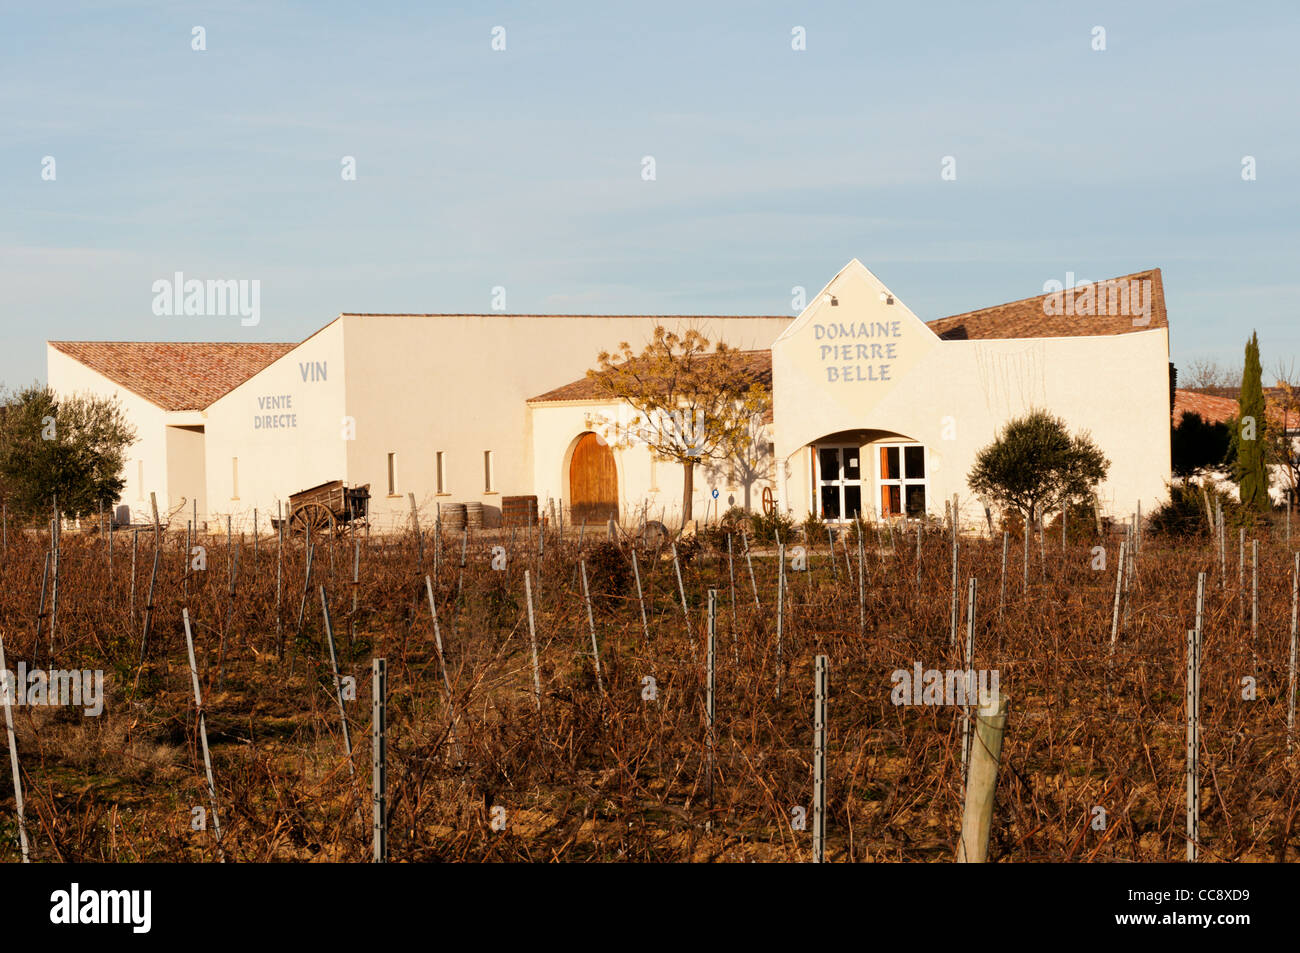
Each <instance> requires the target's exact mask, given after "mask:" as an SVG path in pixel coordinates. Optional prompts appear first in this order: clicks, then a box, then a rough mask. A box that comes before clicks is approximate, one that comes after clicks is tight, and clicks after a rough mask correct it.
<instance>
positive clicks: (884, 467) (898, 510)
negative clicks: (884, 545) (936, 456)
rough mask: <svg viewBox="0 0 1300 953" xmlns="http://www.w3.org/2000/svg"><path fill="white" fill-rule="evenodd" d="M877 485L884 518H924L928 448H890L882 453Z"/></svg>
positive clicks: (898, 444) (901, 445) (903, 446)
mask: <svg viewBox="0 0 1300 953" xmlns="http://www.w3.org/2000/svg"><path fill="white" fill-rule="evenodd" d="M877 465H878V472H877V473H876V484H877V485H878V486H879V487H880V515H881V516H884V517H890V516H903V515H907V516H924V515H925V512H926V476H925V447H923V446H922V445H921V444H919V443H917V444H901V443H896V444H888V445H885V446H881V447H880V448H879V449H878V455H877Z"/></svg>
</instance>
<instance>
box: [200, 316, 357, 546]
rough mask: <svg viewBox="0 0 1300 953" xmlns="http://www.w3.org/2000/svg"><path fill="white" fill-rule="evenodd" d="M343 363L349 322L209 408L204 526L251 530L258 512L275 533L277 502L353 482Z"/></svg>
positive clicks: (332, 326) (260, 520) (321, 335)
mask: <svg viewBox="0 0 1300 953" xmlns="http://www.w3.org/2000/svg"><path fill="white" fill-rule="evenodd" d="M344 362H345V357H344V349H343V324H342V322H341V321H334V322H333V323H331V324H329V325H327V326H326V327H324V328H322V329H321V330H320V331H318V332H316V333H315V334H313V335H312V336H311V337H309V338H308V339H307V340H306V341H304V342H302V344H300V345H298V346H297V347H296V348H294V349H293V350H291V351H289V352H288V353H286V354H284V355H283V356H281V357H280V358H279V359H278V360H276V361H274V362H272V363H271V364H269V365H268V366H266V367H265V368H263V369H262V370H261V371H259V372H258V373H257V374H254V375H253V376H252V377H251V378H249V379H248V380H247V381H245V382H244V383H243V384H240V385H239V386H238V387H236V388H235V389H234V390H232V391H230V392H229V393H228V394H226V395H224V396H223V397H221V398H219V399H218V400H216V401H214V402H213V403H212V404H211V406H209V407H208V409H207V410H206V411H205V412H204V415H203V416H204V423H205V432H206V446H205V448H204V451H205V452H204V456H205V465H206V470H207V501H208V516H207V517H205V516H204V515H203V514H200V516H199V520H200V522H203V521H205V520H206V521H208V522H209V523H210V524H212V525H211V526H210V527H209V528H210V529H213V530H217V529H223V528H224V527H225V522H226V515H227V514H229V515H230V516H231V525H232V527H233V529H234V531H235V532H239V531H241V530H243V531H250V530H251V529H252V526H253V510H254V508H256V509H257V510H258V513H257V519H258V524H259V527H260V528H261V531H262V532H264V533H265V532H269V531H270V519H271V518H272V517H274V516H275V513H276V504H277V503H280V504H285V505H287V503H288V499H289V494H291V493H296V492H298V491H299V490H305V489H307V488H308V487H312V486H316V485H317V484H319V483H326V482H329V481H330V480H347V479H348V473H347V445H348V441H346V440H345V439H344V437H343V417H344V415H345V411H344V404H345V401H344V386H345V385H344V381H345V379H346V375H345V368H344ZM276 405H278V406H276ZM268 416H269V417H272V418H275V419H274V420H273V421H272V423H274V424H275V426H268V425H267V424H268V421H267V420H266V418H267V417H268ZM236 458H237V459H238V461H239V464H238V480H239V485H238V487H236V486H235V485H234V484H235V467H234V466H233V463H232V461H233V460H234V459H236ZM236 491H238V492H237V493H236Z"/></svg>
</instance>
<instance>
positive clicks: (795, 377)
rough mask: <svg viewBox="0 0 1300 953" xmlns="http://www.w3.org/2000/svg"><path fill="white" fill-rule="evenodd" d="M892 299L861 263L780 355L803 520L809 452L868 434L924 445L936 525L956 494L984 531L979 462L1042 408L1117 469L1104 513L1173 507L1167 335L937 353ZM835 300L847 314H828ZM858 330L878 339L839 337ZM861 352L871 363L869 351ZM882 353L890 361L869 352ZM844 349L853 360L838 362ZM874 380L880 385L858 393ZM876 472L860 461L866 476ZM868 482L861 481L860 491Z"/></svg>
mask: <svg viewBox="0 0 1300 953" xmlns="http://www.w3.org/2000/svg"><path fill="white" fill-rule="evenodd" d="M882 294H884V295H888V294H889V292H888V289H887V288H885V286H884V285H883V284H882V283H881V282H880V281H879V280H878V279H877V278H876V277H875V276H874V275H872V274H871V273H870V272H869V271H868V270H867V269H866V268H864V267H863V266H862V265H861V264H860V263H858V262H856V261H855V262H852V263H851V264H850V265H849V266H848V267H846V268H845V269H844V271H842V272H841V273H840V274H839V275H837V276H836V278H835V279H834V280H833V281H832V282H831V283H830V284H829V285H828V286H827V288H826V289H825V291H824V292H823V293H822V294H820V295H818V296H817V297H816V298H814V299H813V301H812V303H810V304H809V306H808V308H807V309H806V310H805V311H804V313H803V314H801V315H800V316H799V318H798V319H797V320H796V321H795V322H794V323H793V324H792V325H791V327H790V328H789V329H788V330H787V331H786V332H785V333H784V334H783V335H782V336H781V338H780V339H779V340H778V341H777V342H776V343H775V344H774V345H773V348H772V352H773V353H772V376H773V391H774V394H773V399H774V407H775V415H776V421H777V427H776V443H777V457H778V459H788V460H790V464H791V465H790V468H789V470H790V473H791V477H790V479H789V480H788V482H787V493H786V497H787V499H788V501H789V506H790V508H791V509H792V511H793V512H794V513H795V514H796V515H797V516H800V517H802V516H803V515H805V514H806V513H807V512H808V510H809V502H810V489H809V485H808V484H809V482H810V481H809V477H808V476H807V474H808V471H809V464H808V455H807V451H806V450H805V449H804V448H805V447H806V445H808V444H810V443H816V442H818V441H820V440H821V439H822V438H824V437H826V436H827V435H829V434H834V433H837V432H841V431H857V430H869V431H883V432H887V433H889V434H890V435H896V436H890V437H889V438H887V439H897V438H899V437H901V438H906V439H909V440H912V441H915V442H919V443H922V444H924V445H925V447H926V449H927V470H928V478H929V486H928V493H927V497H928V509H929V511H930V512H931V513H937V514H942V513H943V506H944V503H943V501H944V500H945V499H948V498H951V496H952V494H954V493H956V494H958V496H959V499H960V500H961V513H962V520H963V522H964V523H965V524H967V525H977V524H982V523H983V521H984V514H983V508H982V506H981V505H980V504H979V503H978V501H976V500H975V499H974V497H973V495H972V494H971V491H970V489H969V487H968V486H967V484H966V475H967V473H968V472H969V470H970V468H971V466H972V464H973V463H974V459H975V454H976V453H977V452H978V450H979V449H980V448H982V447H983V446H985V445H987V444H988V443H989V442H991V441H992V440H993V439H994V438H995V437H996V435H997V433H998V431H999V430H1000V429H1001V427H1002V426H1003V425H1004V424H1005V423H1006V422H1007V421H1008V420H1009V419H1010V418H1012V417H1015V416H1018V415H1021V414H1024V413H1025V412H1027V411H1029V410H1030V409H1033V408H1043V409H1046V410H1047V411H1049V412H1050V413H1052V414H1055V415H1056V416H1059V417H1061V418H1063V419H1064V420H1065V421H1066V423H1067V424H1068V425H1069V427H1070V428H1071V430H1072V431H1080V430H1086V431H1089V432H1090V433H1091V434H1092V437H1093V439H1094V441H1095V442H1096V443H1097V444H1098V446H1099V447H1100V448H1101V449H1102V451H1103V452H1104V453H1105V454H1106V456H1107V457H1108V458H1109V460H1110V461H1111V467H1110V472H1109V475H1108V477H1107V479H1106V480H1105V482H1104V483H1102V485H1101V486H1100V488H1099V495H1100V498H1101V502H1102V505H1103V507H1105V508H1106V510H1107V511H1109V512H1110V513H1112V514H1114V515H1127V514H1128V513H1129V512H1131V511H1132V510H1133V509H1134V508H1135V507H1136V505H1137V502H1138V501H1139V500H1140V501H1141V503H1142V508H1143V510H1144V511H1146V512H1150V510H1151V508H1153V507H1154V506H1155V505H1156V504H1157V502H1158V501H1159V500H1160V499H1161V498H1163V497H1164V496H1165V484H1166V482H1167V481H1168V480H1169V477H1170V470H1169V377H1168V355H1169V339H1168V332H1167V330H1166V329H1164V328H1157V329H1151V330H1145V331H1138V332H1134V333H1130V334H1120V335H1104V336H1092V337H1068V338H1035V339H1026V340H969V341H941V340H940V339H939V338H938V337H937V336H936V335H935V334H934V333H933V332H932V331H931V330H930V329H929V328H928V327H926V326H925V324H924V323H923V322H921V321H920V319H918V318H917V317H916V316H915V315H914V314H913V313H912V312H911V311H909V310H908V309H907V307H906V306H905V305H904V304H903V303H902V302H901V301H899V300H898V299H896V298H895V299H894V303H893V304H888V303H886V302H885V301H884V300H882ZM832 295H833V296H834V297H835V299H836V300H837V302H838V305H837V306H832V305H831V304H830V299H831V296H832ZM1079 320H1081V321H1086V320H1088V319H1087V318H1080V319H1079ZM860 322H866V323H867V325H868V330H869V331H870V332H871V336H869V337H861V338H859V337H847V336H842V335H841V334H840V333H839V331H838V330H836V331H834V332H832V331H831V330H830V328H831V327H832V326H835V327H836V328H837V329H838V327H839V326H840V325H843V326H845V327H853V326H858V325H859V323H860ZM877 332H879V333H877ZM832 334H833V335H834V336H833V338H832ZM863 344H865V345H867V348H868V350H867V351H866V352H862V351H860V350H859V346H860V345H863ZM875 344H879V345H880V346H881V349H882V350H881V351H880V352H875V351H874V350H872V345H875ZM845 345H847V346H848V347H849V348H850V350H849V351H842V350H840V348H842V347H843V346H845ZM886 348H887V349H888V350H887V351H886V350H885V349H886ZM846 377H848V378H850V379H849V380H848V381H846V380H845V378H846ZM871 377H874V378H877V379H875V380H872V379H861V380H860V379H858V378H871ZM872 461H873V458H872V456H871V455H870V454H867V455H865V456H864V460H863V462H864V465H865V466H868V467H869V466H870V464H871V462H872ZM871 474H872V471H871V470H870V469H866V470H864V478H867V479H869V478H870V476H871ZM867 487H868V491H867V492H866V493H865V494H864V499H865V500H866V501H869V503H868V510H867V511H868V512H870V503H874V502H878V501H877V500H876V498H875V495H874V493H875V490H874V483H871V482H869V483H868V484H867Z"/></svg>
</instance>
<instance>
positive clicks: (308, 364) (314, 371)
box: [298, 361, 329, 381]
mask: <svg viewBox="0 0 1300 953" xmlns="http://www.w3.org/2000/svg"><path fill="white" fill-rule="evenodd" d="M328 363H329V362H328V361H299V362H298V373H299V374H301V375H302V379H303V380H304V381H308V380H310V381H323V380H325V379H326V378H325V365H326V364H328Z"/></svg>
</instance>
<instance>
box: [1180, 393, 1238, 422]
mask: <svg viewBox="0 0 1300 953" xmlns="http://www.w3.org/2000/svg"><path fill="white" fill-rule="evenodd" d="M1185 413H1190V414H1199V415H1200V417H1201V419H1202V420H1204V421H1205V422H1206V423H1207V424H1221V423H1223V422H1224V421H1225V420H1231V419H1232V418H1233V417H1236V416H1237V402H1236V401H1235V400H1233V399H1232V398H1231V397H1215V396H1213V395H1212V394H1198V393H1197V392H1196V391H1191V390H1175V391H1174V409H1173V414H1172V416H1173V421H1174V423H1175V424H1177V423H1178V422H1179V421H1180V420H1182V419H1183V414H1185Z"/></svg>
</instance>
